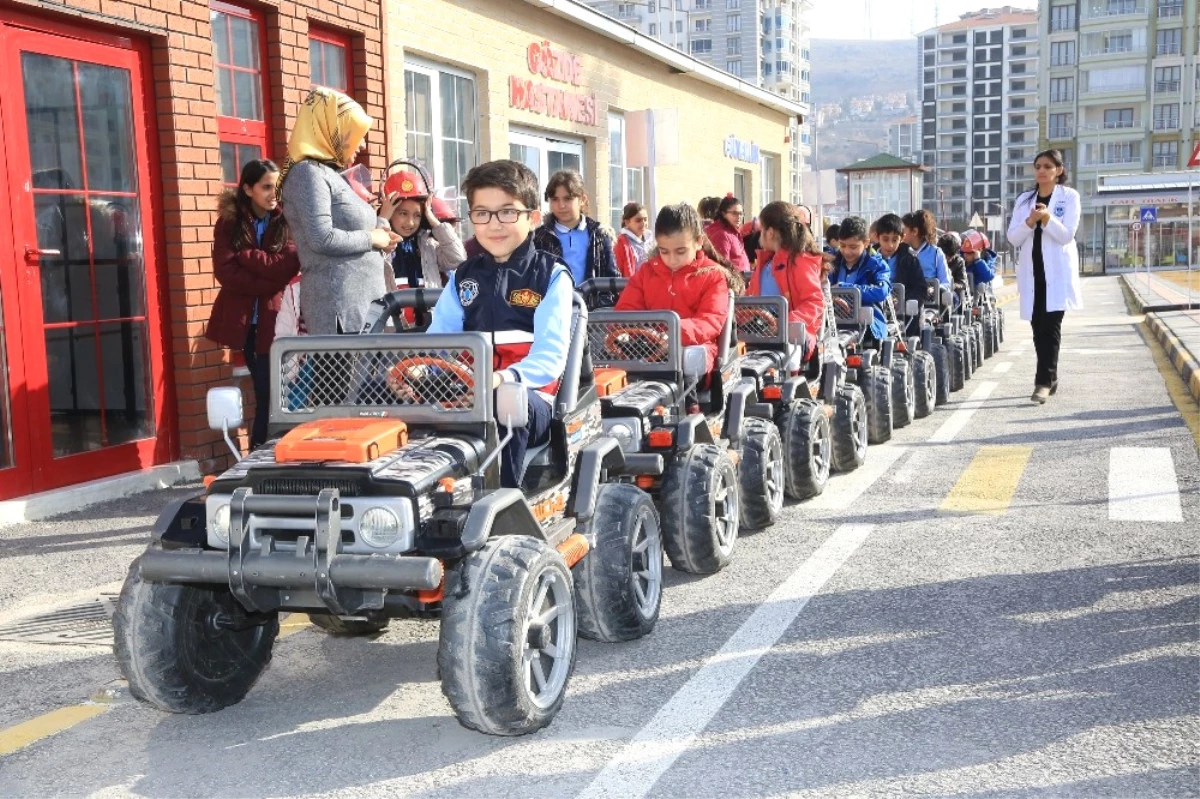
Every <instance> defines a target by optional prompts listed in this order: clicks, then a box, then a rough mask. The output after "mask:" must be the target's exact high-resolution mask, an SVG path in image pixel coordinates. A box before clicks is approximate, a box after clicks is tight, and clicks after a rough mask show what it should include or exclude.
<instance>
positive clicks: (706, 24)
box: [694, 19, 712, 33]
mask: <svg viewBox="0 0 1200 799" xmlns="http://www.w3.org/2000/svg"><path fill="white" fill-rule="evenodd" d="M695 23H696V24H695V26H694V27H695V30H696V33H708V32H709V31H711V30H712V20H711V19H698V20H695Z"/></svg>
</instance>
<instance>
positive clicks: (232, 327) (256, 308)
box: [204, 160, 300, 448]
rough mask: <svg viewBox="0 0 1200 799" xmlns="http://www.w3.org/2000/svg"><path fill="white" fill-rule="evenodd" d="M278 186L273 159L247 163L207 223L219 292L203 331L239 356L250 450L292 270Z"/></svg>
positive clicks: (296, 265) (265, 403)
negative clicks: (251, 397)
mask: <svg viewBox="0 0 1200 799" xmlns="http://www.w3.org/2000/svg"><path fill="white" fill-rule="evenodd" d="M278 184H279V167H277V166H276V165H275V164H274V163H273V162H271V161H266V160H255V161H250V162H248V163H247V164H246V165H245V166H244V167H242V176H241V179H240V181H239V182H238V187H237V189H229V190H227V191H225V192H224V193H223V194H222V195H221V197H220V199H218V200H217V212H218V217H217V224H216V226H215V227H214V228H213V249H212V254H213V274H214V275H215V276H216V278H217V282H218V283H220V284H221V289H220V291H219V292H217V299H216V301H215V302H213V307H212V316H211V317H210V318H209V320H208V329H207V330H206V331H205V333H204V335H205V336H206V337H207V338H208V339H209V340H210V341H215V342H216V343H218V344H221V345H223V346H226V347H229V348H231V349H234V350H237V349H240V350H242V353H243V355H245V358H246V367H247V368H248V369H249V370H250V375H251V377H252V378H253V379H254V394H255V408H254V427H253V428H252V429H251V432H250V446H251V448H253V447H257V446H260V445H261V444H263V443H265V442H266V440H267V420H268V417H269V413H270V411H269V408H270V390H271V369H270V364H269V363H268V361H267V358H266V357H265V356H266V355H267V354H268V353H270V351H271V342H272V341H274V340H275V317H276V316H277V315H278V313H279V307H280V301H281V298H282V296H283V290H284V288H286V287H287V285H288V283H290V282H291V280H292V278H293V277H295V276H296V273H297V272H299V270H300V261H299V259H298V258H297V257H296V245H295V244H294V243H293V242H292V237H291V234H290V232H289V231H288V225H287V221H286V220H285V219H284V218H283V212H282V210H281V209H280V208H279V201H278V200H277V199H276V197H275V190H276V187H277V186H278Z"/></svg>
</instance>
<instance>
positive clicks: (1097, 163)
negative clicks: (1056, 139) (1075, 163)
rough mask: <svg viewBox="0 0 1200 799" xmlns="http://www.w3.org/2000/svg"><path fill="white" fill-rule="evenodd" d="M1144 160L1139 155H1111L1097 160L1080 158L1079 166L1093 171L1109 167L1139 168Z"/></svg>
mask: <svg viewBox="0 0 1200 799" xmlns="http://www.w3.org/2000/svg"><path fill="white" fill-rule="evenodd" d="M1144 160H1145V159H1143V158H1142V156H1141V155H1140V154H1136V153H1135V154H1130V155H1125V154H1111V155H1102V156H1100V157H1099V158H1086V159H1085V158H1081V159H1080V160H1079V165H1080V166H1081V167H1085V168H1087V169H1095V168H1097V167H1109V166H1134V165H1136V166H1141V165H1142V164H1143V162H1144Z"/></svg>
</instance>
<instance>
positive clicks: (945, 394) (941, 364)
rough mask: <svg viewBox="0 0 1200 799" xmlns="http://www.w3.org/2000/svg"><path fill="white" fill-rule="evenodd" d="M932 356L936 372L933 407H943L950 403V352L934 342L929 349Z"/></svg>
mask: <svg viewBox="0 0 1200 799" xmlns="http://www.w3.org/2000/svg"><path fill="white" fill-rule="evenodd" d="M929 354H930V355H932V356H933V362H934V368H935V370H936V372H937V401H936V402H935V403H934V404H935V405H945V404H946V403H947V402H949V401H950V371H951V370H950V360H951V356H950V350H949V348H948V347H947V346H946V345H945V344H938V343H937V342H934V343H933V344H932V345H931V346H930V347H929Z"/></svg>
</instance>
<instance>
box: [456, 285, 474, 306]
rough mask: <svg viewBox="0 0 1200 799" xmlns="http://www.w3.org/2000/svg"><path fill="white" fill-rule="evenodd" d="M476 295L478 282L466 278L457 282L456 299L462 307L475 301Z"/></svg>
mask: <svg viewBox="0 0 1200 799" xmlns="http://www.w3.org/2000/svg"><path fill="white" fill-rule="evenodd" d="M478 296H479V283H477V282H476V281H474V280H470V279H468V280H464V281H463V282H462V283H459V284H458V301H459V302H460V303H461V304H462V306H463V307H464V308H466V307H467V306H468V305H470V304H471V303H473V302H475V298H476V297H478Z"/></svg>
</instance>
